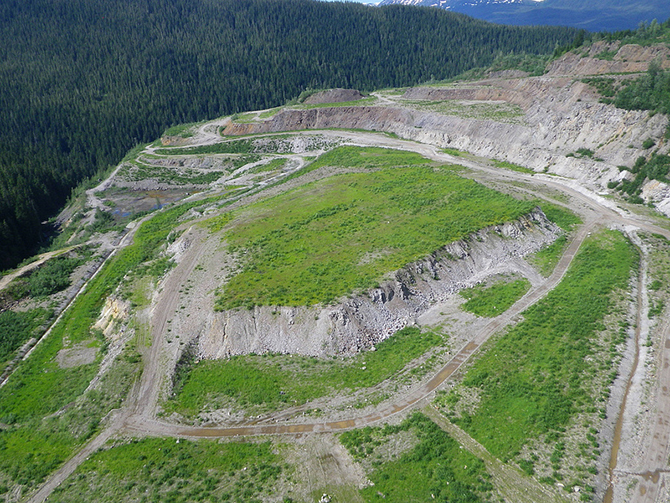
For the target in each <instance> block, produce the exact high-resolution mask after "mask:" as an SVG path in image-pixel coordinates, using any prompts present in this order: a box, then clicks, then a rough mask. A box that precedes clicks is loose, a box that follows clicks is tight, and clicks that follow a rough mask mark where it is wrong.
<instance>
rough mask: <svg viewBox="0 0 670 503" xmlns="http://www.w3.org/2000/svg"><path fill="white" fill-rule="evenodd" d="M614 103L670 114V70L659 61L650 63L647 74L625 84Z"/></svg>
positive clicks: (619, 105) (635, 108) (629, 107)
mask: <svg viewBox="0 0 670 503" xmlns="http://www.w3.org/2000/svg"><path fill="white" fill-rule="evenodd" d="M614 104H615V105H616V106H617V107H619V108H625V109H627V110H650V111H651V112H653V113H662V114H670V72H668V71H663V70H662V69H661V67H660V65H659V64H658V62H652V63H650V64H649V70H648V71H647V74H646V75H643V76H642V77H640V78H639V79H637V80H634V81H632V82H629V83H628V84H627V85H626V86H624V87H623V89H621V90H620V91H619V92H618V93H617V95H616V98H615V100H614ZM668 131H670V128H669V129H668Z"/></svg>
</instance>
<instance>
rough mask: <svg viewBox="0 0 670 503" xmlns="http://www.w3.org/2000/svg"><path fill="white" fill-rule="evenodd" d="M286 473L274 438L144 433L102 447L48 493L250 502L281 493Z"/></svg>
mask: <svg viewBox="0 0 670 503" xmlns="http://www.w3.org/2000/svg"><path fill="white" fill-rule="evenodd" d="M285 477H286V465H285V464H284V463H282V459H281V457H280V456H279V455H278V454H276V452H275V446H274V445H273V444H272V443H271V442H267V441H266V442H260V443H251V442H246V443H243V442H235V441H232V442H217V441H211V440H200V441H198V442H192V441H189V440H184V439H179V440H176V441H175V439H170V438H145V439H142V440H131V441H130V442H129V443H127V444H122V445H118V444H116V445H111V446H109V447H108V448H106V449H103V450H100V451H98V452H97V453H96V454H94V455H92V456H91V457H90V458H89V459H87V461H85V462H84V463H83V464H82V465H81V466H80V467H79V468H78V469H77V471H76V472H75V473H74V474H73V475H72V476H71V477H69V478H68V479H67V481H66V482H65V483H64V484H62V485H61V486H60V487H59V488H58V489H57V490H56V491H55V492H54V493H53V495H52V496H50V498H49V499H50V500H53V501H56V502H62V503H65V502H79V501H82V500H87V501H97V502H117V501H166V502H172V503H181V502H183V503H186V502H192V501H217V502H218V501H231V502H234V501H240V502H241V501H245V502H250V503H252V502H260V501H261V500H262V498H264V497H267V496H272V495H275V496H277V487H276V484H277V482H278V481H281V480H283V479H284V478H285ZM277 501H279V500H277Z"/></svg>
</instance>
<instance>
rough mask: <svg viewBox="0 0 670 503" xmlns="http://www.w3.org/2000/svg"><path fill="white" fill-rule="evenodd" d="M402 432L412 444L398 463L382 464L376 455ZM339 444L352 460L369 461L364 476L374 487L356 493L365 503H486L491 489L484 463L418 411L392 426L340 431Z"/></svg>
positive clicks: (389, 461)
mask: <svg viewBox="0 0 670 503" xmlns="http://www.w3.org/2000/svg"><path fill="white" fill-rule="evenodd" d="M407 431H409V432H411V433H412V434H414V435H416V438H417V442H416V445H414V446H413V447H412V448H410V449H409V450H406V451H405V452H403V453H401V454H400V455H399V456H398V457H397V459H387V460H382V458H381V456H380V455H379V454H377V451H379V450H381V449H383V447H384V446H385V445H386V444H387V443H388V442H389V441H390V440H391V439H392V438H393V437H394V436H395V435H397V434H398V433H400V432H407ZM340 441H341V442H342V445H344V446H345V447H346V448H347V449H348V450H349V452H350V453H351V455H352V456H354V458H358V459H366V458H367V459H372V460H374V461H373V463H372V464H373V466H375V468H374V469H372V471H371V473H369V474H368V476H369V478H370V479H371V480H372V482H374V486H372V487H367V488H365V489H363V490H361V495H362V496H363V498H364V499H365V501H380V500H381V499H383V501H388V502H391V503H393V502H397V503H406V502H419V501H432V500H433V499H434V500H435V501H448V502H454V503H476V502H483V501H489V496H490V493H491V491H492V490H493V485H492V484H491V483H490V482H489V478H490V476H489V475H488V473H486V468H485V466H484V462H483V461H482V460H480V459H479V458H477V457H475V456H473V455H472V454H470V453H469V452H468V451H466V450H464V449H462V448H461V447H460V445H459V444H458V442H456V441H455V440H454V439H452V438H451V437H450V436H449V435H448V434H447V433H445V432H444V431H442V430H441V429H440V428H439V427H438V426H437V425H436V424H435V423H433V422H432V421H431V420H430V419H428V418H427V417H426V416H424V415H423V414H420V413H418V412H415V413H414V414H413V415H412V416H410V417H409V418H407V419H405V420H404V421H403V422H402V423H400V424H399V425H397V426H391V425H386V426H384V427H383V428H381V427H374V428H373V427H370V426H368V427H366V428H363V429H360V430H352V431H348V432H345V433H343V434H342V435H340Z"/></svg>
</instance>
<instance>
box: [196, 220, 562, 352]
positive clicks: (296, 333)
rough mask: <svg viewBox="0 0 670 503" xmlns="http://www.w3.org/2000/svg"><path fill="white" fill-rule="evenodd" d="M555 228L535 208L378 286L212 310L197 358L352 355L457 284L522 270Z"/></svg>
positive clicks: (443, 297) (552, 236) (555, 233)
mask: <svg viewBox="0 0 670 503" xmlns="http://www.w3.org/2000/svg"><path fill="white" fill-rule="evenodd" d="M559 234H560V229H559V228H558V227H556V226H555V225H554V224H553V223H551V222H549V221H548V220H547V219H546V217H545V216H544V214H543V213H542V212H541V211H540V210H539V209H537V210H536V211H534V212H532V213H531V214H529V215H527V216H526V217H524V218H521V219H519V220H518V221H515V222H511V223H507V224H504V225H499V226H494V227H489V228H486V229H483V230H481V231H479V232H477V233H476V234H474V235H472V236H470V237H469V238H468V239H466V240H461V241H457V242H454V243H451V244H449V245H447V246H445V247H444V248H442V249H440V250H439V251H437V252H435V253H433V254H432V255H430V256H428V257H426V258H425V259H423V260H421V261H418V262H415V263H413V264H410V265H408V266H407V267H405V268H403V269H401V270H399V271H396V272H395V273H393V274H390V275H389V276H388V277H387V279H386V280H384V281H381V282H380V286H379V288H375V289H372V290H370V291H368V292H364V293H361V294H358V295H352V296H350V297H347V298H343V299H341V300H340V302H339V303H338V304H336V305H332V306H312V307H270V306H264V307H256V308H254V309H253V310H246V309H236V310H230V311H225V312H222V313H216V314H214V315H213V317H212V318H211V321H210V323H209V326H208V327H207V329H206V330H205V331H204V333H202V334H201V336H200V339H199V342H198V353H199V356H200V357H201V358H223V357H227V356H231V355H237V354H248V353H265V352H277V353H296V354H304V355H334V354H351V353H355V352H358V351H360V350H362V349H365V348H369V347H371V346H373V345H374V344H376V343H378V342H379V341H381V340H383V339H385V338H387V337H389V336H390V335H391V334H393V333H394V332H396V331H397V330H400V329H402V328H404V327H406V326H408V325H413V324H414V323H415V321H416V318H417V317H418V316H420V315H421V314H423V313H425V312H426V311H427V310H428V309H430V308H431V307H433V306H434V305H436V304H439V303H440V302H443V301H445V300H446V299H447V298H448V297H449V296H451V295H453V294H454V293H456V292H457V291H459V290H460V289H462V288H466V287H469V286H472V285H474V284H476V283H477V282H479V281H482V280H483V279H484V278H486V277H487V276H489V275H491V274H498V273H505V272H507V273H510V272H518V271H522V270H524V268H525V267H526V264H525V262H524V261H523V260H522V257H524V256H525V255H527V254H529V253H533V252H535V251H537V250H539V249H540V248H542V247H543V246H546V245H547V244H548V243H551V242H552V241H553V240H554V239H555V238H556V237H557V236H558V235H559Z"/></svg>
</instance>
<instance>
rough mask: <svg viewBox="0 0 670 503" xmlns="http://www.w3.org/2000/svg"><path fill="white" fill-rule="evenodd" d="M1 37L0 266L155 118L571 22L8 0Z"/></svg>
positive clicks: (514, 49)
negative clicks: (539, 25) (512, 23)
mask: <svg viewBox="0 0 670 503" xmlns="http://www.w3.org/2000/svg"><path fill="white" fill-rule="evenodd" d="M35 26H39V27H40V29H39V30H36V29H35ZM0 37H2V40H3V43H2V45H1V46H0V61H1V63H0V103H1V104H2V105H1V106H0V269H6V268H8V267H10V266H13V265H15V264H16V263H17V262H19V261H20V260H21V259H22V258H25V257H26V256H27V255H28V254H29V253H31V252H33V251H34V250H35V247H36V246H37V245H38V244H40V243H44V242H45V241H46V237H47V236H45V235H44V231H45V230H48V229H44V228H43V227H42V226H41V222H42V221H44V220H46V219H47V218H49V217H50V216H53V215H54V213H55V212H56V211H57V210H58V208H60V207H61V206H62V205H63V203H64V202H65V200H66V198H67V197H68V196H69V195H70V191H71V189H72V188H73V187H75V186H76V185H77V184H78V183H79V182H81V181H82V180H84V179H86V178H87V177H92V176H94V175H96V174H97V173H99V172H100V171H101V170H104V169H107V168H108V167H109V166H110V165H112V164H116V163H118V162H119V160H120V159H121V158H122V157H123V155H124V154H125V152H127V151H128V149H130V148H132V147H133V146H135V145H136V144H138V143H144V142H148V141H152V140H153V139H154V138H155V137H157V136H158V135H159V134H160V133H161V132H162V131H163V130H165V128H167V127H169V126H172V125H174V124H180V123H184V122H192V121H199V120H203V119H208V118H213V117H216V116H219V115H222V114H227V113H234V112H240V111H242V110H247V109H256V108H264V107H268V106H277V105H280V104H283V103H286V102H287V101H288V100H290V99H292V98H294V97H296V96H298V95H299V94H300V93H301V92H302V91H304V90H305V89H307V88H313V89H318V88H323V87H357V88H360V89H364V90H370V89H374V88H378V87H384V86H397V85H411V84H415V83H418V82H422V81H427V80H430V79H431V78H437V79H443V78H447V77H450V76H454V75H456V74H458V73H460V72H462V71H464V70H467V69H469V68H472V67H473V66H478V65H486V64H488V63H490V62H491V61H492V59H493V57H494V55H495V54H497V53H498V52H501V53H505V54H507V53H510V52H511V53H533V54H535V53H548V52H550V51H552V50H553V48H554V47H555V45H556V44H559V45H561V44H565V43H567V42H568V41H569V40H571V39H572V38H573V37H574V33H572V32H571V31H570V30H566V29H558V28H557V29H552V30H538V29H530V28H516V27H501V26H494V25H490V24H486V23H484V22H482V21H478V20H474V19H470V18H467V17H464V16H462V15H458V14H455V13H447V12H442V11H428V10H420V11H417V10H415V9H408V8H404V7H389V8H383V9H369V8H367V7H365V6H363V5H358V4H355V3H328V2H317V1H312V0H248V1H244V2H242V1H236V0H223V1H221V2H208V1H204V0H197V1H188V0H177V1H167V0H132V1H130V2H126V1H120V0H101V1H97V2H87V1H83V0H75V1H63V0H57V1H47V0H29V1H25V2H24V1H18V0H10V1H6V2H2V4H0Z"/></svg>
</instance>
